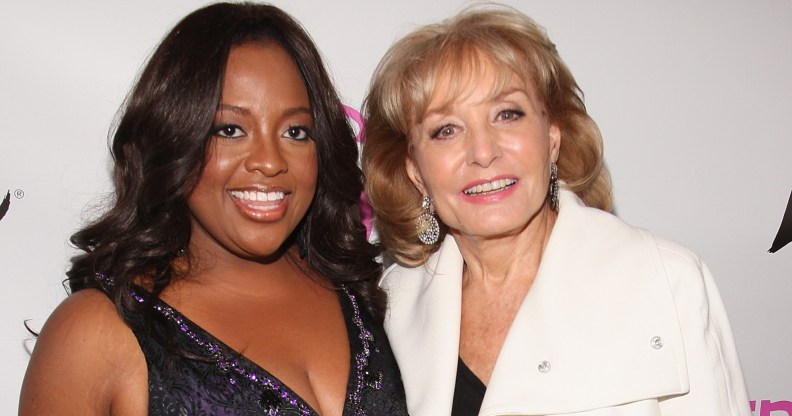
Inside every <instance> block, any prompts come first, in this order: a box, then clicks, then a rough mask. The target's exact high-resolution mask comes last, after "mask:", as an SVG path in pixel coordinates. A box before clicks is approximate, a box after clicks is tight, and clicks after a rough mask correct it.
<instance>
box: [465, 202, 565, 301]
mask: <svg viewBox="0 0 792 416" xmlns="http://www.w3.org/2000/svg"><path fill="white" fill-rule="evenodd" d="M557 216H558V214H557V213H556V212H555V211H553V210H552V209H550V208H549V207H546V208H545V209H542V211H540V212H539V213H538V214H537V215H536V216H535V217H534V218H533V219H532V220H531V221H530V222H529V223H528V224H527V225H526V226H525V227H524V228H523V229H521V230H520V231H519V232H517V233H515V234H511V235H504V236H497V237H487V238H482V237H471V236H465V235H461V234H458V233H453V232H452V234H453V235H454V238H455V239H456V242H457V246H458V247H459V250H460V252H461V253H462V257H463V259H464V260H465V271H464V275H463V288H464V287H467V286H470V285H476V286H480V285H484V286H485V287H492V288H500V287H502V286H503V285H514V284H518V285H520V286H525V287H529V286H530V285H531V283H532V282H533V280H534V278H535V277H536V272H537V270H538V269H539V264H540V262H541V259H542V255H543V254H544V249H545V247H546V245H547V241H548V239H549V238H550V233H551V231H552V230H553V225H555V221H556V218H557Z"/></svg>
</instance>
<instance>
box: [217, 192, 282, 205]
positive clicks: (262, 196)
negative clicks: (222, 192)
mask: <svg viewBox="0 0 792 416" xmlns="http://www.w3.org/2000/svg"><path fill="white" fill-rule="evenodd" d="M229 193H230V194H231V196H233V197H234V198H237V199H240V200H242V201H251V202H255V201H260V202H267V201H282V200H283V198H284V197H285V194H284V193H283V192H261V191H253V192H251V191H230V192H229Z"/></svg>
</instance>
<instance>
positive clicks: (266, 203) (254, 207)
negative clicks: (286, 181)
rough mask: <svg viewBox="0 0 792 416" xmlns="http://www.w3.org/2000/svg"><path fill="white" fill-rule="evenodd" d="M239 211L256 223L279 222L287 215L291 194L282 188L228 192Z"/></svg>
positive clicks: (242, 189) (256, 188) (257, 188)
mask: <svg viewBox="0 0 792 416" xmlns="http://www.w3.org/2000/svg"><path fill="white" fill-rule="evenodd" d="M226 194H227V195H228V196H229V197H230V199H231V201H232V202H233V203H234V206H235V207H236V208H237V210H238V211H239V212H240V213H241V214H242V215H243V216H244V217H246V218H248V219H250V220H252V221H256V222H272V221H277V220H279V219H281V218H283V216H284V215H285V214H286V209H287V208H288V206H289V199H290V196H291V192H290V191H288V190H286V189H282V188H259V187H249V188H234V189H229V190H227V191H226Z"/></svg>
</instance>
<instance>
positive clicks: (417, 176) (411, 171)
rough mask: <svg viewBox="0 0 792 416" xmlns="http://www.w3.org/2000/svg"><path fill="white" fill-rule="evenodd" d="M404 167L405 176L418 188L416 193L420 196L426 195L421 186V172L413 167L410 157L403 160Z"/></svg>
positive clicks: (413, 162)
mask: <svg viewBox="0 0 792 416" xmlns="http://www.w3.org/2000/svg"><path fill="white" fill-rule="evenodd" d="M404 167H405V168H406V169H407V176H409V177H410V181H411V182H412V183H413V185H415V187H416V188H418V192H420V193H421V195H426V188H425V187H424V184H423V177H422V176H421V172H420V171H419V170H418V166H416V165H415V161H414V160H413V159H412V157H409V156H407V158H406V159H404Z"/></svg>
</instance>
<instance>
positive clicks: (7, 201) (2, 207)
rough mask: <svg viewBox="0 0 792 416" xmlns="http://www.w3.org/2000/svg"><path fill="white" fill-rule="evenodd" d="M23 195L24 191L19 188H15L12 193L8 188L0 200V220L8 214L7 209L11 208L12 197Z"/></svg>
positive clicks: (22, 196) (21, 196) (19, 197)
mask: <svg viewBox="0 0 792 416" xmlns="http://www.w3.org/2000/svg"><path fill="white" fill-rule="evenodd" d="M12 196H13V198H12ZM24 197H25V192H24V191H23V190H21V189H17V190H15V191H14V192H13V193H12V192H11V190H10V189H9V190H7V191H6V194H5V197H4V198H3V202H0V220H2V219H3V218H4V217H5V216H6V215H8V211H10V210H11V200H12V199H22V198H24Z"/></svg>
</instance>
